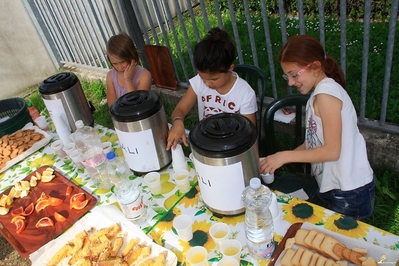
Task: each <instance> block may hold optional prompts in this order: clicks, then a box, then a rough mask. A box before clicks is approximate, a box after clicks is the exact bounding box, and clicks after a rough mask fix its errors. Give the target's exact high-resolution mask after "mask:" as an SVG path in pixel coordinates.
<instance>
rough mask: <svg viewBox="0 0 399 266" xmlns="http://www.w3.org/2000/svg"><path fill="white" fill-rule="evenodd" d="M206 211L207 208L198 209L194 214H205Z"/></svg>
mask: <svg viewBox="0 0 399 266" xmlns="http://www.w3.org/2000/svg"><path fill="white" fill-rule="evenodd" d="M205 212H206V210H205V209H201V210H199V211H197V212H196V213H195V214H194V216H198V215H201V214H203V213H205Z"/></svg>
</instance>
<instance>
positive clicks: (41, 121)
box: [35, 116, 48, 131]
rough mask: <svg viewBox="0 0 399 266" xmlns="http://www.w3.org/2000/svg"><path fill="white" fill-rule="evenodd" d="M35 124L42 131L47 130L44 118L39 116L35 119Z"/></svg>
mask: <svg viewBox="0 0 399 266" xmlns="http://www.w3.org/2000/svg"><path fill="white" fill-rule="evenodd" d="M35 123H36V125H37V126H38V127H39V128H40V129H42V130H44V131H47V130H48V124H47V120H46V117H44V116H39V117H38V118H36V119H35Z"/></svg>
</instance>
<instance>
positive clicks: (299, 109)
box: [263, 94, 321, 204]
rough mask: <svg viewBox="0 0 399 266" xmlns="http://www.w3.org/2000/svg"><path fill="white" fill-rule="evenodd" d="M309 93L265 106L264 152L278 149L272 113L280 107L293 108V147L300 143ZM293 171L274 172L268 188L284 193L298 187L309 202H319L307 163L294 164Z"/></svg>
mask: <svg viewBox="0 0 399 266" xmlns="http://www.w3.org/2000/svg"><path fill="white" fill-rule="evenodd" d="M309 96H310V95H303V94H295V95H288V96H284V97H282V98H279V99H276V100H274V101H273V102H272V103H270V105H269V106H268V107H267V108H266V111H265V116H264V121H263V125H264V131H265V135H266V154H267V155H271V154H274V153H276V152H278V151H279V147H278V143H279V142H280V140H278V139H277V138H276V130H275V128H274V123H275V122H274V115H275V113H276V112H277V111H278V110H280V109H282V108H294V109H293V111H295V126H294V132H295V136H294V141H293V145H294V148H295V147H298V146H299V145H301V144H302V143H303V142H304V140H305V128H306V125H304V124H303V122H304V111H305V110H304V107H305V106H306V103H307V101H308V99H309ZM295 166H296V169H295V171H296V172H295V173H285V174H282V175H280V176H277V175H276V173H275V180H274V182H273V183H271V184H268V185H267V186H268V187H269V188H270V189H273V190H278V191H281V192H284V193H291V192H294V191H296V190H299V189H301V188H302V189H303V190H304V191H305V192H306V194H308V196H309V200H308V201H310V202H313V203H316V204H321V202H320V200H319V199H318V197H317V191H318V184H317V182H316V179H315V178H314V177H313V176H311V174H310V164H309V163H306V164H304V163H299V164H295Z"/></svg>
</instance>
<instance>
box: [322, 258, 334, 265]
mask: <svg viewBox="0 0 399 266" xmlns="http://www.w3.org/2000/svg"><path fill="white" fill-rule="evenodd" d="M335 265H336V264H335V261H333V260H332V259H327V260H326V263H324V266H335Z"/></svg>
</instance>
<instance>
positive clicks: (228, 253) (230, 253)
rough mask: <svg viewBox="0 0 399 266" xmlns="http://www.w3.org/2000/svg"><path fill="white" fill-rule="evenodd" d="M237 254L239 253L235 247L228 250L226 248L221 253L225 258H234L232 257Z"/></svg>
mask: <svg viewBox="0 0 399 266" xmlns="http://www.w3.org/2000/svg"><path fill="white" fill-rule="evenodd" d="M238 252H239V250H238V248H236V247H228V248H226V249H225V250H224V252H223V253H224V254H225V255H226V256H234V255H236V254H237V253H238Z"/></svg>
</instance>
